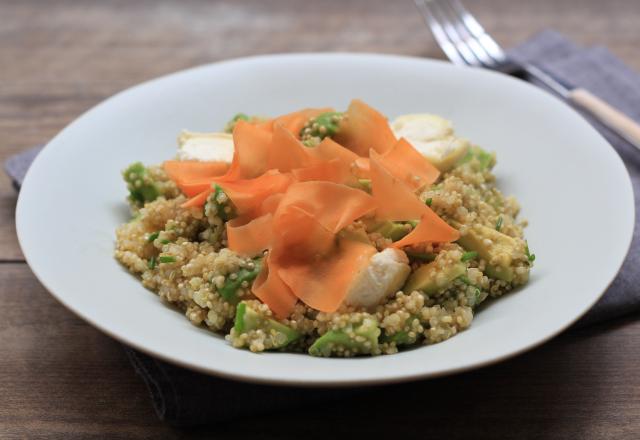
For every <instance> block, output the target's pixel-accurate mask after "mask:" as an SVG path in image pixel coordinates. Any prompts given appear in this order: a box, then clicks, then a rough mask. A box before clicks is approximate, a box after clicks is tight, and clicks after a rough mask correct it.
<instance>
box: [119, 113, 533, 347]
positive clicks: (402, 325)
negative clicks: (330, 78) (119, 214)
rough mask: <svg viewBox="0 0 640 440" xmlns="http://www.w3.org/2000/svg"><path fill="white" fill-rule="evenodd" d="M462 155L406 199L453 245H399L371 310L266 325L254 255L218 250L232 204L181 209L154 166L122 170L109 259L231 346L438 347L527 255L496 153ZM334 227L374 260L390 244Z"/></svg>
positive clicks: (525, 263)
mask: <svg viewBox="0 0 640 440" xmlns="http://www.w3.org/2000/svg"><path fill="white" fill-rule="evenodd" d="M325 119H326V121H327V123H331V124H332V125H331V126H330V127H329V129H323V127H320V126H318V123H317V120H318V118H315V119H314V120H310V121H308V122H307V123H306V124H305V125H304V127H303V133H302V135H303V136H308V137H309V138H311V137H313V139H314V143H315V144H317V142H319V141H320V140H321V137H322V135H325V134H327V133H329V134H333V133H335V132H336V130H337V128H336V127H337V125H336V124H337V123H338V122H340V121H341V120H342V116H341V115H339V114H337V113H331V115H330V117H328V118H325ZM234 123H235V121H234ZM314 124H315V125H314ZM312 129H313V132H312V131H311V130H312ZM316 141H317V142H316ZM466 151H467V153H466V154H465V155H464V157H463V158H461V159H459V160H458V161H456V163H455V164H454V165H453V166H451V167H450V168H449V169H448V170H446V171H444V172H442V173H441V174H440V176H439V177H438V179H437V181H435V182H434V183H433V184H431V185H429V186H427V187H426V188H423V189H422V190H421V191H420V192H419V193H418V194H417V195H418V197H419V198H420V200H421V201H422V202H424V203H425V204H426V205H428V206H430V207H431V209H432V210H433V211H434V212H435V213H437V214H438V215H439V216H440V217H441V218H442V219H443V220H444V221H445V222H447V223H448V224H449V225H451V226H452V227H454V228H455V229H457V230H458V231H459V233H460V238H459V239H458V240H457V241H455V242H451V243H443V244H430V243H426V244H421V245H412V246H409V247H406V248H404V249H403V251H404V253H405V254H406V257H407V258H408V266H409V267H410V273H409V274H408V276H406V278H405V281H404V282H403V283H402V286H401V287H400V288H399V289H396V290H395V291H394V292H392V294H390V295H387V296H385V297H384V299H383V301H382V302H381V303H380V304H377V305H374V306H366V307H364V306H360V307H359V306H354V305H349V304H346V303H345V304H343V305H341V306H340V307H339V308H338V309H337V310H336V311H335V312H332V313H328V312H320V311H318V310H314V309H313V308H311V307H309V306H307V305H306V304H304V303H303V302H301V301H299V302H297V304H295V306H294V307H293V310H292V312H291V313H290V314H289V315H288V316H287V317H286V318H277V317H276V315H275V314H274V313H273V312H272V311H271V310H270V308H269V307H268V306H267V305H266V304H264V303H263V302H261V301H260V300H259V299H258V298H257V297H256V296H255V295H254V294H253V293H252V283H253V281H254V280H255V279H256V277H257V276H258V274H259V272H260V270H261V265H262V258H261V257H262V255H252V256H246V255H239V254H237V253H236V252H233V251H231V250H230V249H228V242H227V232H226V228H225V224H226V223H227V222H228V221H229V220H230V219H231V218H233V216H234V206H233V203H232V202H231V201H230V200H229V198H228V197H227V195H226V194H225V193H224V191H222V190H221V189H220V188H218V189H217V190H216V191H213V192H212V193H211V195H210V196H209V197H208V198H207V200H206V202H205V204H204V207H191V208H184V207H181V205H182V204H183V203H184V202H185V201H187V199H188V198H187V197H186V196H185V195H183V194H182V193H181V191H180V190H179V189H178V187H177V186H176V185H175V183H174V182H173V181H172V180H171V179H170V178H169V177H168V175H167V174H166V172H165V171H164V170H163V168H162V167H160V166H151V167H143V166H142V165H141V164H140V165H137V164H134V165H136V166H135V167H133V169H132V168H131V167H130V168H129V169H127V170H125V171H124V177H125V180H126V181H127V183H128V186H129V189H130V191H131V195H130V197H129V203H130V205H131V210H132V219H131V221H129V222H128V223H126V224H124V225H122V226H120V227H119V228H118V229H117V231H116V250H115V257H116V259H117V260H118V261H119V262H120V263H122V264H123V265H124V266H125V267H126V268H127V269H128V270H129V271H131V272H132V273H133V274H135V275H136V276H138V277H139V278H140V279H141V281H142V284H143V285H144V286H145V287H146V288H147V289H149V290H151V291H153V292H156V293H157V294H158V296H159V297H160V298H161V299H162V300H163V301H166V302H167V303H170V304H172V305H173V306H175V307H176V308H178V309H180V310H182V311H183V312H184V314H185V315H186V317H187V318H188V319H189V320H190V321H191V323H193V324H194V325H197V326H203V327H207V328H209V329H211V330H212V331H214V332H216V333H222V334H225V335H226V340H227V341H228V342H229V344H230V345H231V346H233V347H236V348H246V349H249V350H251V351H252V352H262V351H265V350H282V351H292V352H305V353H310V354H312V355H315V356H344V357H347V356H356V355H378V354H393V353H397V352H398V351H399V350H402V349H403V348H406V347H409V346H414V345H418V344H425V345H429V344H435V343H438V342H442V341H444V340H446V339H449V338H450V337H452V336H455V335H456V334H457V333H458V332H461V331H463V330H465V329H467V328H468V327H469V326H470V325H471V322H472V320H473V316H474V313H476V312H477V311H479V310H481V307H480V306H481V305H482V303H483V302H484V301H486V300H487V299H488V298H489V297H491V298H497V297H499V296H502V295H504V294H505V293H507V292H509V291H511V290H513V289H514V288H516V287H518V286H521V285H523V284H525V283H526V282H527V281H528V278H529V271H530V270H531V268H532V266H533V260H534V258H535V257H534V255H532V254H531V253H530V251H529V248H528V245H527V242H526V241H525V239H524V233H523V228H524V227H525V226H526V221H525V220H521V219H518V217H517V216H518V212H519V210H520V207H519V205H518V202H517V201H516V199H515V198H513V197H505V196H504V195H503V194H502V193H501V192H500V190H499V189H498V188H497V187H496V179H495V176H494V174H493V173H492V168H493V166H494V165H495V155H493V154H489V153H486V152H485V151H483V150H481V149H480V148H478V147H475V146H471V147H468V148H467V150H466ZM363 190H366V188H365V189H363ZM400 223H401V222H398V224H397V225H393V226H394V228H395V229H394V231H401V232H399V234H400V235H402V236H404V235H406V234H407V233H409V232H410V231H411V230H412V229H413V228H414V227H416V225H415V223H412V222H402V223H401V224H400ZM345 230H346V231H348V232H349V233H351V234H362V235H364V236H366V238H367V239H368V240H369V242H370V243H372V244H373V245H374V246H375V248H376V250H377V251H378V252H382V251H384V250H385V249H388V248H389V247H390V245H391V244H392V243H393V242H394V241H396V239H397V237H394V236H393V234H394V233H396V232H392V233H391V232H389V230H384V229H381V228H380V225H379V224H377V223H376V222H373V221H371V219H369V218H366V217H365V218H363V219H360V220H358V221H356V222H354V223H352V224H351V225H349V226H348V227H347V228H345Z"/></svg>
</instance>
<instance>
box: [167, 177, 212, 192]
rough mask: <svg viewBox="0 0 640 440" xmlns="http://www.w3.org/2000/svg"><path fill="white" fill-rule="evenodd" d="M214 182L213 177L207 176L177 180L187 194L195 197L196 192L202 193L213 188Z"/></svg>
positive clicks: (179, 186)
mask: <svg viewBox="0 0 640 440" xmlns="http://www.w3.org/2000/svg"><path fill="white" fill-rule="evenodd" d="M212 183H213V179H212V178H211V177H207V178H205V179H199V180H191V181H184V182H176V185H177V186H178V188H180V191H182V192H183V193H184V195H185V196H188V197H193V196H195V195H196V194H200V193H201V192H202V191H205V190H207V189H209V188H211V185H212Z"/></svg>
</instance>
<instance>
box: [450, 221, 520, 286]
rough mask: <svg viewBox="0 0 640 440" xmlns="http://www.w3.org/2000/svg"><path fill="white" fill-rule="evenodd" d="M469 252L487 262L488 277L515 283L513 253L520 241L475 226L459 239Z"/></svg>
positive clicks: (487, 228) (488, 228) (493, 230)
mask: <svg viewBox="0 0 640 440" xmlns="http://www.w3.org/2000/svg"><path fill="white" fill-rule="evenodd" d="M458 243H459V244H460V245H461V246H462V247H463V248H465V249H467V250H469V251H475V252H477V253H478V255H479V256H480V258H482V259H483V260H485V262H486V264H487V266H486V268H485V273H486V274H487V276H489V277H491V278H495V279H499V280H503V281H506V282H511V281H513V277H514V273H513V267H512V263H513V257H512V255H513V253H514V250H516V249H517V248H518V241H517V240H516V239H515V238H513V237H509V236H508V235H506V234H503V233H502V232H498V231H496V230H495V229H493V228H490V227H488V226H484V225H474V226H472V227H470V228H469V229H468V230H467V232H466V233H465V234H464V235H463V236H461V237H460V238H459V239H458Z"/></svg>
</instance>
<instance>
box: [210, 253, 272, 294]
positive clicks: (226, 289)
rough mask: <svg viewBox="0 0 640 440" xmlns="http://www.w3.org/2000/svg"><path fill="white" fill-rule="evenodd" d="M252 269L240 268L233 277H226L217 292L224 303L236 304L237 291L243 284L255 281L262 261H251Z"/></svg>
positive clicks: (259, 259) (258, 259)
mask: <svg viewBox="0 0 640 440" xmlns="http://www.w3.org/2000/svg"><path fill="white" fill-rule="evenodd" d="M253 265H254V267H253V269H248V268H244V267H243V268H242V269H240V270H239V271H238V272H236V274H235V275H236V276H235V277H233V278H232V277H230V276H227V278H226V280H225V281H224V285H223V286H222V287H221V288H220V289H219V290H218V293H219V294H220V296H221V297H223V298H224V299H225V301H227V302H230V303H232V304H236V303H237V302H238V301H239V299H240V298H239V297H238V289H240V288H241V287H242V283H243V282H247V283H250V282H251V281H253V280H255V279H256V277H257V276H258V274H259V273H260V270H261V269H262V259H261V258H257V259H255V260H253Z"/></svg>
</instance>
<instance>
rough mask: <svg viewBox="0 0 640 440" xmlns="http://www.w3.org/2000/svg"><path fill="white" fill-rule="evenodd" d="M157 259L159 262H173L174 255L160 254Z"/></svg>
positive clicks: (174, 259)
mask: <svg viewBox="0 0 640 440" xmlns="http://www.w3.org/2000/svg"><path fill="white" fill-rule="evenodd" d="M158 261H159V262H160V263H175V262H176V261H177V260H176V257H174V256H172V255H162V256H160V257H159V258H158Z"/></svg>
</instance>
